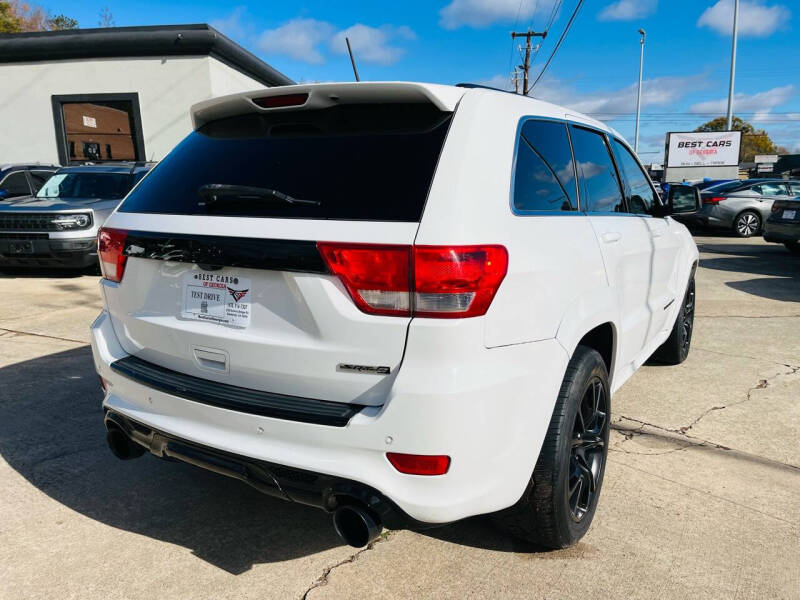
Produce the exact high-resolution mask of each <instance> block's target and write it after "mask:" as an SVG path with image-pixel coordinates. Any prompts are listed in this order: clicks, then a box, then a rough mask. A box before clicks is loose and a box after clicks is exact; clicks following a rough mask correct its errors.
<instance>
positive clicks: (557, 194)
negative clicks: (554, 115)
mask: <svg viewBox="0 0 800 600" xmlns="http://www.w3.org/2000/svg"><path fill="white" fill-rule="evenodd" d="M575 195H576V194H575V171H574V169H573V166H572V153H571V152H570V149H569V139H568V138H567V126H566V125H565V124H564V123H557V122H553V121H535V120H530V121H527V122H526V123H525V124H524V125H523V127H522V135H521V136H520V139H519V144H518V147H517V162H516V169H515V171H514V208H515V209H516V210H518V211H525V212H527V211H542V210H547V211H553V210H556V211H558V210H574V209H575V208H576V207H577V204H578V203H577V201H576V198H575Z"/></svg>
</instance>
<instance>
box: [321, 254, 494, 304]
mask: <svg viewBox="0 0 800 600" xmlns="http://www.w3.org/2000/svg"><path fill="white" fill-rule="evenodd" d="M317 247H318V248H319V251H320V254H321V255H322V258H323V260H324V261H325V263H326V264H327V265H328V269H330V271H331V273H333V274H334V275H337V276H339V278H340V279H341V280H342V283H344V286H345V287H346V288H347V291H348V293H349V294H350V296H351V297H352V298H353V301H354V302H355V303H356V306H358V308H359V309H361V310H362V311H364V312H365V313H368V314H373V315H394V316H411V315H413V316H415V317H435V318H463V317H477V316H480V315H483V314H486V311H487V310H488V309H489V305H490V304H491V303H492V299H493V298H494V296H495V294H496V293H497V289H498V288H499V287H500V283H502V281H503V278H504V277H505V276H506V271H507V269H508V252H506V249H505V248H504V247H503V246H413V247H412V246H390V245H368V244H338V243H334V242H319V243H318V244H317ZM412 273H413V275H412Z"/></svg>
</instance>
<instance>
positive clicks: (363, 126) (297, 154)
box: [119, 104, 451, 222]
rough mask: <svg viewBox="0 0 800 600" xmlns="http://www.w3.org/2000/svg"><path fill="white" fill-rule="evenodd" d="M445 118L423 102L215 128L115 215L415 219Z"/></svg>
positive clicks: (181, 150)
mask: <svg viewBox="0 0 800 600" xmlns="http://www.w3.org/2000/svg"><path fill="white" fill-rule="evenodd" d="M450 115H451V113H445V112H441V111H439V110H438V109H436V107H434V106H432V105H430V104H377V105H376V104H370V105H353V104H350V105H342V106H337V107H334V108H326V109H320V110H308V111H283V112H276V113H271V114H247V115H242V116H237V117H231V118H228V119H222V120H219V121H214V122H212V123H208V124H207V125H205V126H203V127H201V128H200V129H198V130H197V131H195V132H193V133H191V134H190V135H189V136H188V137H187V138H186V139H184V140H183V141H182V142H181V143H180V144H179V145H178V146H177V147H176V148H175V149H174V150H173V151H172V152H170V154H169V155H167V157H166V158H164V160H162V161H161V162H160V163H159V164H158V166H157V167H156V168H155V169H154V170H153V172H152V173H151V174H150V176H149V177H147V178H146V179H145V180H144V181H143V182H142V183H141V185H139V186H138V187H137V188H136V189H135V190H134V191H133V192H132V193H131V194H130V196H128V198H127V199H126V200H125V201H124V202H123V204H122V206H121V207H120V209H119V210H120V211H121V212H137V213H162V214H179V215H225V216H247V217H281V218H304V219H347V220H371V221H411V222H414V221H419V219H420V217H421V216H422V209H423V207H424V204H425V199H426V197H427V195H428V189H429V188H430V185H431V180H432V179H433V174H434V171H435V169H436V164H437V161H438V159H439V153H440V152H441V149H442V145H443V143H444V139H445V135H446V134H447V128H448V125H449V122H450ZM209 190H217V191H219V192H220V193H219V194H217V193H210V192H209Z"/></svg>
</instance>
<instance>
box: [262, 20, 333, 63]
mask: <svg viewBox="0 0 800 600" xmlns="http://www.w3.org/2000/svg"><path fill="white" fill-rule="evenodd" d="M334 31H335V28H334V27H333V25H331V24H330V23H326V22H325V21H317V20H316V19H303V18H297V19H292V20H291V21H287V22H286V23H284V24H283V25H281V26H280V27H277V28H276V29H269V30H267V31H265V32H263V33H262V34H261V35H260V36H259V38H258V43H257V45H258V47H259V49H260V50H262V51H263V52H266V53H270V54H285V55H286V56H289V57H291V58H294V59H295V60H300V61H303V62H307V63H312V64H321V63H324V62H325V57H324V56H323V55H322V53H321V52H320V51H319V50H318V49H317V47H318V46H319V45H320V44H321V43H323V42H325V41H327V40H329V39H330V37H331V36H332V35H333V33H334Z"/></svg>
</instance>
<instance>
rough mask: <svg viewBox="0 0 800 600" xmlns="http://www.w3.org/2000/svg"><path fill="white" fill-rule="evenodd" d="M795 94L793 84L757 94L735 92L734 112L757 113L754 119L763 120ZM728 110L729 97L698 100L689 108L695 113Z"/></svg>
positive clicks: (719, 113) (724, 111)
mask: <svg viewBox="0 0 800 600" xmlns="http://www.w3.org/2000/svg"><path fill="white" fill-rule="evenodd" d="M794 95H795V87H794V86H793V85H791V84H789V85H784V86H781V87H776V88H772V89H771V90H767V91H765V92H759V93H757V94H742V93H738V94H734V95H733V112H734V114H736V113H737V112H742V113H748V112H752V113H755V118H754V119H753V120H754V121H758V120H763V119H764V118H766V116H767V115H768V114H769V112H770V111H771V110H772V109H773V108H775V107H777V106H780V105H782V104H785V103H786V102H788V101H789V100H790V99H791V98H792V96H794ZM727 110H728V99H727V98H718V99H716V100H707V101H705V102H698V103H697V104H693V105H692V106H691V107H690V108H689V112H692V113H695V114H706V113H707V114H710V115H723V114H725V113H726V112H727Z"/></svg>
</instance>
